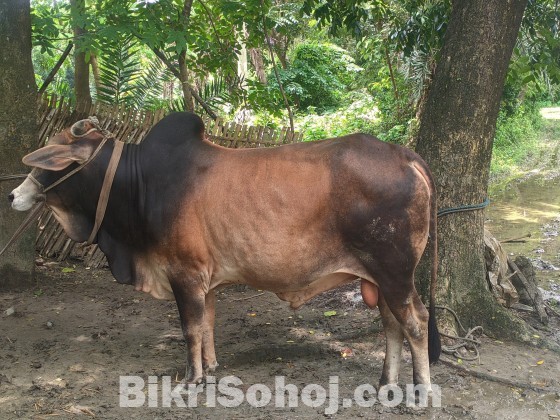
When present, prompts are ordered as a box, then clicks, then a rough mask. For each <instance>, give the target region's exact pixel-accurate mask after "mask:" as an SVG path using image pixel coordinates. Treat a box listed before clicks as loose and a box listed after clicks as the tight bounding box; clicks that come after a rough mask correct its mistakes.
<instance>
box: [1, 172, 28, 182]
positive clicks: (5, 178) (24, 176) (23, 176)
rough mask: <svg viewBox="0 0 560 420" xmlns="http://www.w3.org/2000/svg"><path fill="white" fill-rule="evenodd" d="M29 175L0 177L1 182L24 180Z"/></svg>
mask: <svg viewBox="0 0 560 420" xmlns="http://www.w3.org/2000/svg"><path fill="white" fill-rule="evenodd" d="M26 177H27V174H16V175H0V182H2V181H11V180H12V179H23V178H26Z"/></svg>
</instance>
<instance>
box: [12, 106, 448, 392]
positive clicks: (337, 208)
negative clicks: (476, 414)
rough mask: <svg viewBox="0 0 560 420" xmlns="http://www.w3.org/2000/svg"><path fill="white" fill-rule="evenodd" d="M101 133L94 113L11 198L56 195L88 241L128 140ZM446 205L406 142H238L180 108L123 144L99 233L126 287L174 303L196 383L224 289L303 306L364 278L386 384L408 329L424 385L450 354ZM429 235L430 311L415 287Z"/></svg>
mask: <svg viewBox="0 0 560 420" xmlns="http://www.w3.org/2000/svg"><path fill="white" fill-rule="evenodd" d="M103 139H104V135H103V133H102V131H101V130H98V129H97V126H96V125H95V124H94V123H93V122H92V121H90V120H83V121H81V122H78V123H76V124H75V125H74V126H73V127H72V129H71V130H66V131H64V132H63V133H61V134H58V135H56V136H54V137H53V138H51V139H50V141H49V143H48V145H47V146H45V147H43V148H41V149H39V150H37V151H35V152H33V153H31V154H29V155H27V156H25V158H24V163H25V164H27V165H30V166H33V167H34V169H33V171H32V172H31V174H30V176H29V177H28V179H26V180H25V181H24V182H23V183H22V184H21V185H20V186H19V187H18V188H16V189H15V190H14V191H13V192H12V194H10V199H11V200H12V207H13V208H14V209H16V210H27V209H29V208H30V207H31V206H32V205H33V204H34V203H35V202H37V201H40V200H45V201H46V204H47V205H48V206H49V207H50V208H51V209H52V211H53V213H54V215H55V217H56V219H57V220H58V221H59V222H60V223H61V225H62V226H63V228H64V230H65V231H66V233H67V234H68V236H70V238H72V239H73V240H75V241H78V242H82V241H85V240H86V239H87V238H88V236H89V235H90V233H91V232H92V230H93V229H94V221H95V219H96V206H97V202H98V197H99V195H100V191H101V189H102V185H103V180H104V177H105V173H106V171H107V167H108V165H109V161H110V158H111V155H112V152H113V150H114V149H115V148H116V147H115V145H116V144H117V142H116V141H115V140H114V139H109V140H108V141H106V142H105V143H104V144H102V141H103ZM100 145H101V147H100ZM97 152H98V153H97ZM85 162H87V165H86V166H83V168H81V169H80V170H79V171H78V172H76V173H75V174H74V175H72V176H71V177H69V178H68V179H65V180H64V181H63V182H61V183H60V184H58V185H56V186H55V187H53V188H51V189H49V191H48V192H46V193H45V192H44V191H45V187H46V186H49V185H53V183H55V182H56V181H57V180H59V179H60V178H61V177H62V176H64V175H65V174H67V173H69V172H70V171H71V170H73V169H74V168H75V167H76V166H77V165H79V164H83V163H85ZM435 211H436V194H435V189H434V183H433V180H432V177H431V175H430V171H429V169H428V167H427V166H426V164H425V163H424V161H423V160H422V159H421V158H420V157H419V156H418V155H416V154H415V153H414V152H412V151H410V150H407V149H405V148H403V147H399V146H396V145H391V144H387V143H383V142H381V141H379V140H377V139H376V138H374V137H371V136H368V135H364V134H355V135H350V136H346V137H340V138H333V139H328V140H324V141H318V142H309V143H300V144H294V145H286V146H281V147H276V148H261V149H238V150H234V149H227V148H223V147H220V146H217V145H214V144H212V143H210V142H209V141H207V140H205V139H204V125H203V123H202V120H201V119H200V118H199V117H197V116H195V115H193V114H187V113H175V114H171V115H169V116H168V117H166V118H164V119H163V120H162V121H161V122H159V123H158V124H157V125H156V126H154V128H153V129H152V130H151V132H150V133H149V135H148V136H147V138H146V139H145V140H144V141H143V142H142V143H141V144H140V145H130V144H127V145H125V146H124V150H123V151H122V156H121V157H120V161H118V168H117V170H116V174H115V178H114V181H113V184H112V187H111V190H110V195H109V196H108V204H107V209H106V212H105V216H104V219H103V222H102V224H101V227H100V229H99V231H98V232H97V234H96V235H95V232H96V230H94V235H92V237H93V239H94V242H97V243H98V244H99V247H100V248H101V250H102V251H103V252H104V253H105V255H106V256H107V259H108V261H109V266H110V269H111V271H112V273H113V275H114V276H115V278H116V279H117V280H118V281H119V282H120V283H127V284H132V285H134V286H135V288H136V289H137V290H142V291H144V292H148V293H151V294H152V295H153V296H155V297H156V298H166V299H172V298H174V299H175V300H176V302H177V306H178V309H179V314H180V317H181V323H182V328H183V333H184V336H185V338H186V341H187V346H188V364H187V374H186V379H187V381H188V382H189V383H193V382H195V383H196V382H200V381H201V380H202V379H203V375H204V373H205V372H209V371H212V370H213V369H214V368H215V367H216V366H217V362H216V356H215V352H214V306H215V294H214V293H215V290H216V289H217V288H219V287H222V286H225V285H230V284H237V283H242V284H248V285H251V286H253V287H255V288H259V289H264V290H269V291H271V292H273V293H275V294H276V295H277V296H278V297H280V299H283V300H285V301H288V302H290V304H291V307H292V308H298V307H300V306H301V305H303V304H304V303H305V302H306V301H308V300H309V299H311V298H312V297H314V296H316V295H317V294H318V293H321V292H323V291H325V290H329V289H332V288H335V287H337V286H340V285H343V284H346V283H349V282H352V281H355V280H357V279H362V280H361V286H362V295H363V298H364V301H365V302H366V303H367V304H368V305H369V306H370V307H374V306H375V305H376V304H377V303H378V304H379V309H380V311H381V315H382V319H383V325H384V327H385V332H386V337H387V352H386V356H385V363H384V366H383V374H382V377H381V384H382V385H384V384H396V383H397V380H398V373H399V363H400V360H401V351H402V345H403V338H404V337H406V339H407V340H408V342H409V343H410V348H411V351H412V357H413V367H414V382H415V383H417V384H425V385H427V386H428V387H429V384H430V374H429V361H434V360H437V358H438V356H439V335H438V333H437V328H436V327H435V318H434V301H433V296H434V289H435V282H436V271H437V270H436V255H437V252H436V248H437V244H436V233H435V232H436V213H435ZM429 236H430V237H431V238H432V241H431V242H432V244H433V249H432V279H431V301H430V309H431V310H430V316H428V311H427V310H426V308H425V307H424V305H423V304H422V302H421V300H420V298H419V296H418V294H417V292H416V289H415V286H414V270H415V268H416V265H417V263H418V261H419V259H420V257H421V255H422V253H423V251H424V248H425V246H426V243H427V241H428V237H429ZM428 321H429V322H428ZM428 324H430V328H428ZM428 331H429V332H428ZM428 335H430V343H431V344H433V345H431V346H430V357H429V356H428V341H429V340H428Z"/></svg>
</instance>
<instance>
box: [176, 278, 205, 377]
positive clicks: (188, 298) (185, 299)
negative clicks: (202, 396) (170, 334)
mask: <svg viewBox="0 0 560 420" xmlns="http://www.w3.org/2000/svg"><path fill="white" fill-rule="evenodd" d="M191 280H192V279H188V278H187V279H184V278H183V279H173V280H171V279H170V284H171V288H172V290H173V294H174V295H175V301H176V302H177V308H178V309H179V316H180V318H181V328H182V330H183V336H184V337H185V340H186V342H187V350H188V356H187V367H186V371H185V379H184V381H185V382H186V383H187V384H199V383H201V382H202V379H203V370H202V342H203V332H204V313H205V293H204V291H202V290H201V289H200V288H199V287H198V283H197V282H195V281H191Z"/></svg>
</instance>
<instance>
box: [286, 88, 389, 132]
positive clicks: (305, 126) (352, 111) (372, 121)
mask: <svg viewBox="0 0 560 420" xmlns="http://www.w3.org/2000/svg"><path fill="white" fill-rule="evenodd" d="M345 103H346V104H345V105H344V106H342V107H340V108H339V109H337V110H335V111H331V112H327V113H325V114H323V115H316V114H313V113H307V114H304V115H297V118H296V130H297V131H300V132H302V133H303V137H304V140H305V141H310V140H320V139H325V138H328V137H337V136H343V135H346V134H352V133H368V134H373V135H375V134H378V133H379V119H378V109H377V107H376V102H375V101H374V100H373V98H372V97H371V96H370V95H368V94H367V93H365V92H353V93H352V94H351V95H349V96H348V97H347V98H345Z"/></svg>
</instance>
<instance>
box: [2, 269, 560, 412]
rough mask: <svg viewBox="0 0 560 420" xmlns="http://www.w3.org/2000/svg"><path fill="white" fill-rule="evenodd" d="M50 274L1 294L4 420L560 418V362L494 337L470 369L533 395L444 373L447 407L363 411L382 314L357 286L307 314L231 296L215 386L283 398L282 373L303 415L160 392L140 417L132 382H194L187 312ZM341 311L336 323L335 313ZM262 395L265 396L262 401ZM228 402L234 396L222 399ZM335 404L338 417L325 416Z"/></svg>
mask: <svg viewBox="0 0 560 420" xmlns="http://www.w3.org/2000/svg"><path fill="white" fill-rule="evenodd" d="M38 271H39V275H38V282H37V285H36V286H34V287H30V288H24V289H21V290H8V291H6V290H4V291H1V292H0V310H1V312H0V314H1V316H0V419H21V418H31V419H51V418H62V419H69V418H87V417H96V418H103V419H129V418H142V419H175V418H179V417H181V418H210V419H212V418H227V419H234V418H248V419H251V418H253V419H257V418H258V419H281V418H317V419H320V418H325V417H326V418H360V417H362V418H368V419H378V418H383V419H394V418H399V419H400V418H403V419H409V418H419V419H430V418H442V419H455V418H466V419H488V418H499V419H553V418H560V355H559V354H557V353H554V352H552V351H550V350H546V349H542V348H537V347H529V346H522V345H517V344H511V343H502V342H499V341H496V340H493V339H491V338H488V337H486V338H483V339H482V341H483V344H482V346H481V356H480V362H478V361H477V362H473V363H471V362H462V364H461V365H460V367H462V368H468V369H470V370H473V371H476V372H480V373H482V374H485V375H490V376H494V377H497V378H502V379H504V380H506V382H507V381H515V382H518V383H519V384H525V385H523V386H521V387H520V386H513V385H511V384H510V385H507V384H502V383H497V382H494V381H489V380H485V379H479V378H477V377H475V376H473V375H472V374H469V373H465V372H464V371H460V370H457V369H456V368H454V367H451V366H449V365H448V364H443V363H438V364H436V365H435V366H433V367H432V381H433V383H435V384H437V385H438V386H440V387H441V407H429V408H411V407H407V406H406V405H405V403H404V402H403V403H401V404H400V405H398V406H396V407H388V406H386V405H383V404H381V403H380V402H379V401H377V402H376V401H375V400H373V399H370V400H369V402H370V403H372V404H373V403H374V402H376V403H375V404H374V405H373V406H372V407H360V406H358V404H357V403H356V401H352V400H351V398H353V397H354V390H355V389H356V387H358V386H359V385H363V384H371V385H373V386H377V382H378V380H379V377H380V374H381V367H382V360H383V356H384V335H383V332H382V328H381V323H380V320H379V317H378V313H377V311H374V312H372V311H371V310H368V309H367V308H366V307H365V306H364V305H363V303H361V298H360V296H359V291H358V289H357V288H356V287H355V285H353V286H351V287H346V288H345V289H341V290H340V291H338V292H336V293H333V292H330V293H329V294H324V295H322V296H321V297H320V298H319V299H316V300H314V301H313V302H311V303H310V304H308V305H306V306H304V307H303V308H302V309H300V310H299V311H295V312H294V311H292V310H291V309H289V308H288V306H287V304H286V303H285V302H282V301H280V300H279V299H278V298H277V297H276V296H274V295H272V294H270V293H263V292H260V291H256V290H253V289H243V288H239V287H238V288H229V289H225V290H223V291H221V292H219V294H218V303H217V320H216V347H217V354H218V361H219V363H220V366H219V367H218V369H217V371H216V373H215V378H216V379H215V381H216V382H219V381H220V380H221V379H223V378H224V377H226V376H229V375H234V376H236V377H238V378H239V379H240V380H241V381H242V382H243V384H242V385H239V386H237V385H236V386H235V387H236V388H237V389H239V390H241V391H242V392H243V393H245V394H246V395H249V393H250V386H251V385H253V384H263V385H266V386H267V387H268V388H269V389H270V390H272V391H274V389H275V377H277V376H283V380H284V382H285V383H286V384H293V385H295V386H296V387H297V389H298V390H299V392H300V393H301V395H300V396H299V397H298V398H299V401H298V406H297V407H291V408H290V407H285V408H284V407H277V406H275V403H274V401H275V397H274V396H273V397H272V400H271V402H270V403H269V404H267V405H266V406H264V407H254V406H252V405H251V404H249V403H247V402H246V401H245V402H243V403H242V404H241V405H239V406H237V407H223V406H221V405H220V404H217V406H216V407H212V405H215V404H213V403H212V401H214V400H213V399H212V397H211V395H209V394H207V393H205V392H203V393H202V394H201V395H200V396H199V397H198V398H197V399H196V403H197V407H186V408H185V407H178V406H177V405H176V404H175V403H172V404H171V407H162V406H161V405H162V401H161V398H160V396H161V394H157V393H156V394H157V395H158V398H160V399H159V400H158V405H159V407H157V408H155V407H149V402H148V400H146V402H145V403H144V404H142V406H141V407H120V406H119V389H120V387H119V383H120V377H121V376H127V375H129V376H131V375H136V376H139V377H141V378H142V379H143V380H144V381H145V382H146V383H148V382H149V380H150V378H149V377H152V378H151V379H152V382H154V383H152V385H151V386H152V387H159V388H158V390H159V391H161V389H163V382H162V377H171V380H172V381H173V382H174V381H175V380H176V379H177V378H181V377H182V376H183V371H184V363H185V352H186V347H185V344H184V342H183V339H182V335H181V331H180V325H179V319H178V313H177V310H176V307H175V304H174V303H173V302H165V301H158V300H155V299H153V298H152V297H150V296H148V295H145V294H143V293H141V292H136V291H134V290H133V288H132V287H130V286H123V285H120V284H118V283H116V282H115V281H114V280H113V278H112V276H111V274H110V272H109V271H108V270H101V269H100V270H87V269H85V268H83V266H81V265H80V264H79V263H75V266H72V265H69V264H68V263H64V265H59V264H55V263H47V264H46V265H43V266H42V267H38ZM329 311H336V315H333V316H326V315H325V312H326V313H327V315H329V314H332V312H329ZM556 322H557V321H556ZM557 328H558V325H557V324H556V325H554V326H552V330H554V329H556V330H557ZM442 358H443V359H444V360H447V361H448V363H453V362H457V359H456V358H450V357H449V356H442ZM410 359H411V358H410V353H409V352H408V351H405V355H404V360H405V361H404V364H403V366H402V368H401V382H402V383H403V385H404V384H406V383H410V382H412V380H411V376H412V368H411V361H410ZM332 376H337V377H338V382H339V398H338V399H337V398H335V397H333V394H329V395H330V396H331V397H332V398H327V399H326V400H325V402H324V404H323V405H321V406H318V407H310V406H308V405H306V404H305V401H309V400H305V401H304V399H303V394H304V393H305V392H306V391H305V387H306V386H307V385H309V384H317V385H320V386H322V387H323V388H324V389H325V390H330V389H331V388H330V386H331V385H332V382H333V380H331V379H329V378H330V377H332ZM153 377H157V378H155V381H154V378H153ZM329 381H331V382H329ZM127 384H128V383H127ZM128 385H129V384H128ZM175 385H176V384H175V383H172V386H173V387H174V386H175ZM261 388H262V387H261ZM531 388H533V389H531ZM147 389H148V387H147V386H146V389H144V391H145V392H148V391H147ZM150 389H151V390H152V391H153V390H154V389H155V388H150ZM207 389H208V387H207ZM255 389H256V388H254V389H253V391H252V392H253V393H252V395H253V396H254V397H259V396H260V395H262V394H259V393H255V392H254V390H255ZM403 389H404V388H403ZM310 390H311V389H310V388H309V389H308V391H310ZM226 391H227V390H226ZM216 394H217V396H222V397H224V394H222V393H220V389H219V388H218V390H216ZM226 394H227V393H226ZM127 395H129V394H126V395H125V397H126V398H129V399H130V400H131V399H132V398H133V397H131V396H127ZM148 395H150V392H148ZM152 395H155V394H153V392H152ZM228 395H229V394H228ZM286 395H287V394H286ZM306 395H307V396H308V397H309V398H311V399H312V397H314V396H315V397H317V396H318V394H313V393H311V394H309V393H308V394H306ZM226 396H227V395H226ZM286 398H287V397H286ZM185 400H186V398H185ZM193 400H195V399H194V398H193ZM315 401H318V402H321V401H320V400H319V398H318V397H317V399H315ZM335 401H336V402H338V403H339V405H340V406H339V408H338V410H337V412H336V413H335V414H325V410H326V408H327V406H329V405H332V406H334V405H336V404H335ZM342 402H345V404H344V405H345V406H348V405H350V404H349V402H351V403H352V404H351V406H349V407H343V406H342ZM366 402H367V401H366ZM286 405H287V401H286ZM327 411H328V410H327ZM330 413H332V411H330Z"/></svg>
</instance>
